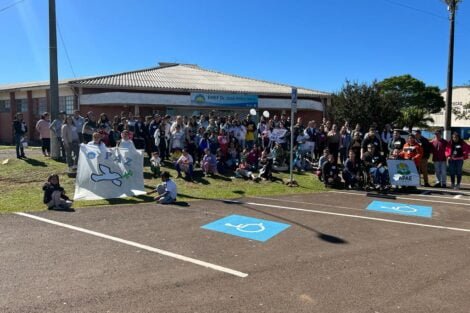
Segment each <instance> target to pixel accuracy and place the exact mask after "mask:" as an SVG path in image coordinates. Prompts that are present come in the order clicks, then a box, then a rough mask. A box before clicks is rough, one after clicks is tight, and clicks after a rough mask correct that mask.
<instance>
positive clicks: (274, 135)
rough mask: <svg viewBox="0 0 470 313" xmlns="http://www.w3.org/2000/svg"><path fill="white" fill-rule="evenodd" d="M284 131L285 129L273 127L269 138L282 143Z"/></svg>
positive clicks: (284, 139) (285, 131) (284, 140)
mask: <svg viewBox="0 0 470 313" xmlns="http://www.w3.org/2000/svg"><path fill="white" fill-rule="evenodd" d="M286 133H287V129H281V128H275V129H273V130H272V131H271V134H270V135H269V139H270V140H271V141H274V142H277V143H284V142H286V138H285V136H286Z"/></svg>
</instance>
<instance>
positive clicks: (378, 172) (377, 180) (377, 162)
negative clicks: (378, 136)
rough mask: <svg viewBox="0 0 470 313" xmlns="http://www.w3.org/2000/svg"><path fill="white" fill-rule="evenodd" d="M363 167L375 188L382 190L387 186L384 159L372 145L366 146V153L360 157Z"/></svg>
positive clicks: (386, 170)
mask: <svg viewBox="0 0 470 313" xmlns="http://www.w3.org/2000/svg"><path fill="white" fill-rule="evenodd" d="M362 158H363V162H364V166H365V167H366V169H367V172H368V173H369V175H370V177H371V179H372V182H373V183H374V185H375V188H377V189H380V190H383V189H384V188H385V187H386V186H387V181H388V169H387V162H386V160H385V158H384V157H383V156H382V155H381V154H380V152H378V151H376V148H375V145H374V144H368V145H367V152H365V153H364V155H363V156H362Z"/></svg>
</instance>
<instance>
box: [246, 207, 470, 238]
mask: <svg viewBox="0 0 470 313" xmlns="http://www.w3.org/2000/svg"><path fill="white" fill-rule="evenodd" d="M245 204H249V205H254V206H261V207H269V208H275V209H282V210H290V211H300V212H309V213H316V214H325V215H334V216H341V217H350V218H357V219H363V220H371V221H379V222H386V223H395V224H404V225H413V226H420V227H427V228H435V229H445V230H453V231H460V232H467V233H469V232H470V229H467V228H457V227H447V226H439V225H431V224H421V223H412V222H404V221H397V220H390V219H385V218H377V217H369V216H362V215H352V214H343V213H335V212H329V211H318V210H309V209H302V208H295V207H289V206H282V205H274V204H264V203H256V202H246V203H245Z"/></svg>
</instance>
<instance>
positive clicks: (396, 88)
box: [329, 75, 445, 129]
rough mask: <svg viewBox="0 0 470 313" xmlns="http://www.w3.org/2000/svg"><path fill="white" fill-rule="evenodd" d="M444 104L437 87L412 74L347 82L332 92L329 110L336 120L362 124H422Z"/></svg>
mask: <svg viewBox="0 0 470 313" xmlns="http://www.w3.org/2000/svg"><path fill="white" fill-rule="evenodd" d="M444 106H445V102H444V99H443V98H442V96H441V94H440V91H439V88H438V87H434V86H426V84H425V83H424V82H422V81H420V80H418V79H416V78H414V77H412V76H411V75H402V76H394V77H390V78H387V79H384V80H383V81H381V82H377V81H374V82H372V83H371V84H370V85H369V84H367V83H362V84H359V83H357V82H355V83H351V82H350V81H348V80H347V81H346V83H345V84H344V86H343V88H342V89H341V90H340V91H339V92H337V93H335V94H334V95H333V98H332V105H331V108H329V113H330V114H331V115H332V116H333V117H334V119H335V120H348V121H349V122H350V123H351V124H355V123H360V124H361V125H363V126H367V125H370V124H371V123H372V122H376V123H377V125H378V126H379V127H383V126H384V125H385V124H389V123H390V124H395V125H396V126H397V127H404V126H406V127H408V128H409V129H412V128H413V127H414V126H420V127H425V126H426V122H429V121H431V120H432V119H429V118H427V116H428V115H429V114H431V113H437V112H439V111H440V110H441V109H442V108H443V107H444Z"/></svg>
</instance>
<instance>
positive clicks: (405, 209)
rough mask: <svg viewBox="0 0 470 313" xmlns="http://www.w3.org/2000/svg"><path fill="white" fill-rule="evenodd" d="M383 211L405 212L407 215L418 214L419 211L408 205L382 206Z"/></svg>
mask: <svg viewBox="0 0 470 313" xmlns="http://www.w3.org/2000/svg"><path fill="white" fill-rule="evenodd" d="M381 208H382V209H390V210H394V211H399V212H405V213H415V212H418V210H417V209H415V208H413V207H410V206H408V205H403V206H399V205H398V206H391V207H390V206H381Z"/></svg>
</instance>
